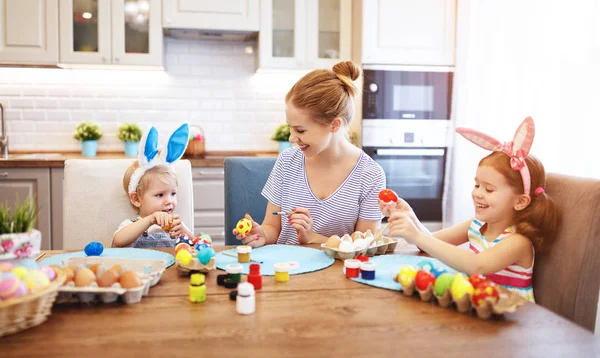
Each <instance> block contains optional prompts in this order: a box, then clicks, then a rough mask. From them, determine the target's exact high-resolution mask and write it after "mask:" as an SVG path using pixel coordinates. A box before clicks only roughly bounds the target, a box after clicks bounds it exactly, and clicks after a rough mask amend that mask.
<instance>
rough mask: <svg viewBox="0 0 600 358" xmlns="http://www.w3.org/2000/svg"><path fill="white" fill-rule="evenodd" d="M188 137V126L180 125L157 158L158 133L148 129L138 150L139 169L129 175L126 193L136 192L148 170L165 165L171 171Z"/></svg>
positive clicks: (182, 151) (181, 153)
mask: <svg viewBox="0 0 600 358" xmlns="http://www.w3.org/2000/svg"><path fill="white" fill-rule="evenodd" d="M189 135H190V129H189V126H188V125H187V123H185V124H182V125H181V127H179V128H177V129H176V130H175V132H173V134H171V137H170V138H169V142H168V143H167V146H166V147H165V148H164V149H163V150H162V151H161V152H160V155H159V156H158V157H157V154H158V152H159V150H158V149H159V148H158V131H157V130H156V128H154V127H152V128H150V130H149V131H148V132H146V133H145V134H144V136H143V137H142V140H141V141H140V148H139V151H138V162H139V163H140V167H139V168H137V169H136V170H135V171H134V172H133V174H132V175H131V179H130V180H129V187H128V192H129V193H135V192H136V191H137V187H138V185H139V184H140V180H141V179H142V176H144V173H146V171H147V170H148V169H150V168H153V167H155V166H157V165H165V166H166V167H167V168H169V169H170V170H173V167H172V166H171V165H172V164H173V163H175V162H176V161H177V160H179V158H181V156H182V155H183V153H184V152H185V148H186V147H187V144H188V140H189Z"/></svg>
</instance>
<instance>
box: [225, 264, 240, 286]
mask: <svg viewBox="0 0 600 358" xmlns="http://www.w3.org/2000/svg"><path fill="white" fill-rule="evenodd" d="M225 271H226V272H227V275H229V278H230V279H232V280H233V281H235V282H240V281H242V265H240V264H229V265H227V266H225Z"/></svg>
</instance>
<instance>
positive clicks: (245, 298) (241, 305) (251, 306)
mask: <svg viewBox="0 0 600 358" xmlns="http://www.w3.org/2000/svg"><path fill="white" fill-rule="evenodd" d="M235 302H236V303H235V305H236V308H237V312H238V313H239V314H241V315H250V314H253V313H254V311H255V310H256V297H255V295H254V286H252V284H251V283H248V282H242V283H240V284H239V285H238V287H237V296H236V299H235Z"/></svg>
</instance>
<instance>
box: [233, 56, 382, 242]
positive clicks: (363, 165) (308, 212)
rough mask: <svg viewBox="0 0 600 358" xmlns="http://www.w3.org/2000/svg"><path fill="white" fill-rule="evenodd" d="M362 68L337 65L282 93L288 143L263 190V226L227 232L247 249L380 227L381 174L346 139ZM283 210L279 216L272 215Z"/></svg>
mask: <svg viewBox="0 0 600 358" xmlns="http://www.w3.org/2000/svg"><path fill="white" fill-rule="evenodd" d="M359 75H360V69H359V68H358V67H356V66H355V65H354V64H353V63H352V62H350V61H346V62H340V63H338V64H336V65H335V66H334V67H333V71H332V70H325V69H323V70H314V71H312V72H310V73H308V74H306V75H305V76H304V77H302V78H301V79H300V80H299V81H298V82H296V84H294V86H293V87H292V89H291V90H290V91H289V92H288V93H287V95H286V96H285V102H286V109H285V115H286V122H287V124H288V125H289V126H290V133H291V134H290V142H292V143H294V144H296V145H297V146H295V147H293V148H290V149H288V150H286V151H284V152H283V153H281V154H280V155H279V158H277V161H276V162H275V166H274V167H273V170H272V171H271V174H270V176H269V179H268V180H267V183H266V185H265V187H264V189H263V191H262V195H263V196H264V197H265V198H266V199H267V200H268V204H267V211H266V214H265V219H264V221H263V223H262V225H261V224H258V223H257V222H254V220H252V218H250V216H249V215H248V214H246V217H247V218H248V219H250V220H252V231H250V232H249V233H248V234H239V233H238V232H237V230H235V229H234V230H233V234H234V235H236V237H237V238H238V239H240V240H242V242H243V243H244V244H246V245H249V246H253V247H257V246H262V245H266V244H275V243H277V244H309V243H322V242H325V241H326V240H327V238H328V237H329V236H331V235H334V234H335V235H340V236H341V235H343V234H350V233H352V232H354V231H363V232H364V231H366V230H371V231H372V232H375V231H376V230H377V229H378V228H379V225H380V224H381V219H382V216H381V212H380V210H379V207H378V198H377V196H378V194H379V191H381V190H382V189H384V188H385V174H384V172H383V169H382V168H381V167H380V166H379V165H378V164H377V163H376V162H375V161H374V160H372V159H371V158H370V157H369V156H368V155H367V154H365V152H363V151H362V150H361V149H359V148H357V147H355V146H354V145H352V144H351V143H350V142H349V141H348V139H347V133H348V125H349V124H350V121H352V117H353V116H354V96H355V95H356V92H357V88H356V86H355V85H354V83H353V81H355V80H356V79H357V78H358V77H359ZM274 212H285V213H286V214H285V215H281V216H277V215H273V213H274Z"/></svg>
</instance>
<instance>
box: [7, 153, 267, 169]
mask: <svg viewBox="0 0 600 358" xmlns="http://www.w3.org/2000/svg"><path fill="white" fill-rule="evenodd" d="M276 156H277V152H275V151H273V152H268V151H264V152H251V151H220V152H217V151H215V152H206V153H205V155H203V156H187V155H184V156H183V159H188V160H189V161H190V162H191V164H192V167H222V166H223V163H224V161H225V158H226V157H276ZM128 158H130V159H133V157H126V156H125V155H124V154H123V153H122V152H102V153H98V155H97V156H95V157H84V156H82V155H81V153H76V152H65V153H57V152H52V153H49V152H46V153H44V152H35V153H32V152H25V151H22V152H14V153H13V152H11V153H10V154H9V158H8V159H4V158H0V168H62V167H64V166H65V160H67V159H92V160H102V159H128Z"/></svg>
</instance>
